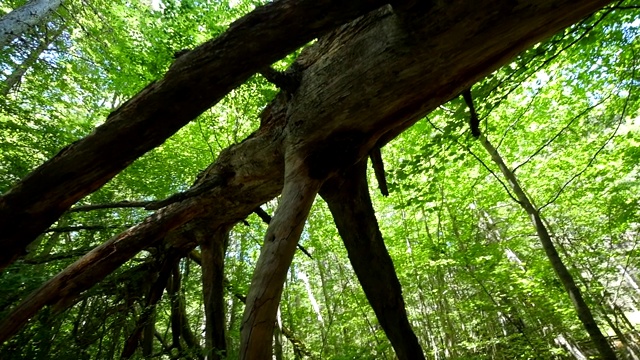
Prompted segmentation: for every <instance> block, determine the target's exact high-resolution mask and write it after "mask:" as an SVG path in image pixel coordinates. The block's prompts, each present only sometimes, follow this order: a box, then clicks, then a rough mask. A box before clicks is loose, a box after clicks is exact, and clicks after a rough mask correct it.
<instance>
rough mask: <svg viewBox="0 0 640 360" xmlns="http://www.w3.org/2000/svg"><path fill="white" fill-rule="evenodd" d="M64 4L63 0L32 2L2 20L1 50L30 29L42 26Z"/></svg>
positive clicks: (0, 28) (0, 33)
mask: <svg viewBox="0 0 640 360" xmlns="http://www.w3.org/2000/svg"><path fill="white" fill-rule="evenodd" d="M60 4H62V0H31V1H29V2H28V3H26V4H25V5H23V6H21V7H19V8H17V9H15V10H13V11H12V12H10V13H8V14H6V15H5V16H3V17H2V19H0V49H2V48H3V47H5V46H7V45H9V44H10V43H11V41H13V39H15V38H17V37H19V36H21V35H22V34H23V33H24V32H25V31H27V30H29V28H30V27H32V26H34V25H37V24H40V23H42V22H43V20H44V19H45V18H46V17H47V16H48V15H49V14H50V13H52V12H54V11H56V9H57V8H58V7H59V6H60Z"/></svg>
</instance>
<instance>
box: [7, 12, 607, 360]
mask: <svg viewBox="0 0 640 360" xmlns="http://www.w3.org/2000/svg"><path fill="white" fill-rule="evenodd" d="M608 2H609V1H608V0H580V1H578V0H564V1H558V0H554V1H552V0H528V1H520V2H518V3H514V2H513V1H509V0H483V1H476V2H468V1H452V2H451V1H450V2H437V4H436V3H434V4H433V6H432V7H431V8H429V9H428V10H423V11H422V12H415V13H402V14H404V15H402V16H397V14H395V13H394V12H393V11H392V10H391V9H390V8H385V9H382V10H380V11H376V12H374V13H371V14H369V15H368V16H366V17H364V18H361V19H359V20H357V21H355V22H353V23H350V24H348V25H345V26H343V27H341V28H340V29H339V30H337V31H334V32H333V33H331V34H330V35H328V36H326V37H324V38H323V39H321V41H319V42H318V43H316V44H315V45H314V46H312V47H310V48H308V49H306V50H305V51H304V52H303V54H302V55H301V56H300V58H299V59H298V60H297V65H296V66H298V67H299V69H301V70H300V71H302V74H301V83H300V86H299V88H298V89H297V91H296V92H295V93H293V94H284V93H282V94H280V95H279V96H278V97H277V98H276V99H275V100H274V102H273V103H272V104H271V105H270V106H269V107H267V108H266V109H265V111H264V112H263V114H262V122H261V126H260V129H259V130H258V131H257V132H256V133H254V134H253V135H252V136H250V137H249V138H248V139H247V140H245V141H243V142H242V143H240V144H238V145H235V146H233V147H231V148H229V149H227V150H225V151H224V152H223V153H221V155H220V156H219V158H218V161H217V162H216V163H215V164H213V165H212V166H211V167H210V168H209V169H208V170H207V171H206V174H205V175H204V176H203V177H202V178H201V179H200V180H199V181H198V182H197V183H196V184H195V185H194V187H193V188H192V190H190V191H188V192H187V193H186V195H185V196H183V197H181V201H180V202H177V203H174V204H171V205H169V206H167V207H165V208H163V209H161V210H159V211H158V212H156V213H155V214H153V215H151V216H150V217H149V218H148V219H147V220H146V221H145V222H143V223H142V224H140V225H137V226H135V227H133V228H131V229H129V230H128V231H126V232H124V233H122V234H120V235H118V236H116V237H114V238H113V239H111V240H109V241H108V242H106V243H105V244H103V245H101V246H99V247H97V248H96V249H94V250H92V251H91V252H90V253H89V254H87V255H85V256H84V257H83V258H81V259H80V260H78V261H77V262H76V263H74V264H72V265H70V266H69V267H68V268H67V269H65V270H64V271H63V272H61V273H60V274H58V275H57V276H56V277H54V278H53V279H51V280H50V281H48V282H47V283H45V284H44V285H43V286H42V287H41V288H40V289H38V290H37V291H35V292H34V293H32V294H31V295H30V296H29V297H28V298H27V299H25V301H24V302H23V303H22V304H20V305H19V306H18V307H16V308H15V309H14V311H13V312H12V313H11V314H10V315H9V317H8V318H6V319H5V320H4V321H3V322H2V323H1V324H0V340H4V339H6V338H8V337H9V336H11V335H12V334H13V333H15V331H17V330H18V329H19V328H20V327H21V326H22V325H23V324H24V323H25V322H26V321H27V320H28V319H29V318H31V317H32V316H33V315H34V314H35V313H36V312H37V311H38V310H39V309H40V308H42V307H43V306H45V305H48V304H49V305H52V304H57V306H58V307H64V304H66V303H68V302H69V301H70V299H73V298H74V297H76V296H77V295H78V294H80V293H81V292H82V291H85V290H86V289H88V288H90V287H91V286H92V285H93V284H95V283H96V282H98V281H99V280H101V279H102V278H104V277H105V276H106V275H108V274H109V273H110V272H112V271H113V270H114V269H116V268H117V267H118V266H120V265H121V264H122V263H124V262H125V261H127V260H128V259H130V258H131V257H133V256H134V255H135V254H136V253H137V252H138V251H140V250H142V249H144V248H145V247H147V246H149V245H151V244H153V243H155V242H157V241H160V240H161V239H163V238H164V237H165V236H167V234H169V233H170V232H172V231H173V232H174V233H177V234H188V233H189V231H190V229H193V228H195V227H197V226H198V222H199V221H208V226H216V225H223V224H230V223H235V222H237V221H240V220H241V219H243V218H244V217H245V216H247V215H248V214H250V213H251V212H252V211H253V210H254V209H255V208H256V207H257V206H259V205H260V204H262V203H264V202H266V201H268V200H269V199H271V198H273V197H274V196H276V195H277V194H279V193H280V191H281V189H282V187H283V181H284V182H285V183H286V182H287V181H294V182H297V183H291V184H288V185H289V186H294V187H293V188H292V189H293V190H295V189H303V190H302V191H301V193H303V194H304V199H303V201H297V202H294V201H292V202H291V204H293V205H294V206H300V207H299V208H297V209H289V210H286V211H284V212H283V213H286V214H289V216H290V218H289V220H287V221H290V220H291V219H294V218H296V219H298V221H299V219H300V215H301V214H302V217H303V218H304V213H305V212H306V211H305V209H306V207H307V206H308V202H309V199H310V198H311V199H312V198H313V196H315V194H313V196H311V193H313V191H314V190H313V189H315V188H319V184H321V183H322V182H324V180H325V179H326V178H328V177H330V176H331V175H333V174H334V173H335V172H336V171H338V170H340V169H345V168H348V167H350V166H352V165H353V164H356V163H357V162H359V161H360V160H362V159H363V158H364V157H365V156H366V155H367V154H368V153H369V152H370V150H371V149H372V148H373V146H374V145H376V144H379V143H382V142H386V141H389V140H390V139H392V138H393V137H395V136H396V135H397V134H399V133H400V132H402V131H403V130H404V129H406V128H407V127H409V126H410V125H411V124H413V123H414V122H415V121H417V120H418V119H419V118H421V117H422V116H424V115H425V114H427V113H428V112H429V111H431V110H433V109H434V108H435V107H437V106H439V105H440V104H442V103H444V102H446V101H447V100H449V99H451V98H453V97H455V96H457V95H458V94H459V93H460V92H462V90H464V89H466V88H468V87H469V86H470V85H471V84H473V83H474V82H476V81H478V80H480V79H481V78H482V77H483V76H486V75H487V74H489V73H490V72H492V71H493V70H495V69H496V68H498V67H499V66H501V65H503V64H505V63H506V62H507V61H509V60H510V59H511V58H513V57H514V56H515V55H516V54H517V53H519V52H520V51H523V50H524V49H526V48H528V47H529V46H531V45H533V44H535V43H536V42H538V41H541V40H543V39H545V38H547V37H549V36H551V35H552V34H554V33H555V32H557V31H559V30H560V29H562V28H564V27H566V26H569V25H571V24H572V23H574V22H576V21H578V20H579V19H581V18H583V17H585V16H587V15H589V14H590V13H591V12H593V11H595V10H596V9H598V8H599V7H601V6H604V5H605V4H607V3H608ZM408 11H410V10H408ZM175 106H178V105H175ZM125 108H127V105H125ZM128 141H129V140H128ZM131 141H133V140H131ZM293 161H295V162H297V165H296V164H294V163H293ZM285 164H286V165H285ZM292 166H293V167H292ZM285 167H287V168H292V169H293V168H296V169H299V171H297V172H292V173H290V174H292V176H291V177H287V178H285V176H284V174H285ZM293 174H298V175H295V176H293ZM304 182H307V184H306V185H309V186H310V187H311V191H308V190H305V186H306V185H305V184H304ZM315 191H317V190H315ZM292 193H295V191H293V192H292ZM292 200H293V199H292ZM67 205H70V204H67ZM67 205H65V206H67ZM298 212H300V214H299V213H298ZM281 221H284V220H281ZM274 222H275V218H274ZM274 226H276V225H274ZM270 227H271V225H270ZM0 228H1V227H0ZM272 233H273V231H271V232H269V233H268V235H267V238H266V239H265V243H268V242H270V241H271V240H273V239H272V238H270V235H269V234H272ZM285 237H286V236H283V237H282V238H285ZM172 238H173V239H178V240H171V239H172ZM185 238H188V237H186V236H174V235H171V234H170V235H169V236H168V239H169V240H167V242H168V243H169V244H172V245H174V246H195V244H188V242H185V241H184V240H183V239H185ZM296 243H297V238H295V237H294V238H291V239H288V240H287V242H286V248H287V250H290V247H291V246H290V245H291V244H294V246H293V248H294V249H295V244H296ZM269 246H270V245H269ZM268 248H269V247H267V248H266V249H268ZM263 254H265V255H264V256H267V258H266V259H265V260H263V261H261V263H265V264H270V263H271V262H272V261H274V258H270V257H269V256H273V257H281V258H280V259H279V260H278V261H280V263H279V264H278V269H282V268H283V267H284V266H287V267H288V264H287V261H290V260H289V258H290V256H289V255H288V252H287V254H281V253H279V250H278V249H277V247H275V249H274V250H273V252H268V251H263ZM269 254H271V255H269ZM285 255H286V256H285ZM261 256H262V255H261ZM264 271H265V268H263V267H260V268H257V269H256V275H255V277H256V278H260V277H265V275H264ZM274 280H275V281H273V282H271V285H268V286H269V289H268V290H269V291H268V293H269V294H270V296H275V297H276V298H274V299H266V298H264V297H263V296H262V295H263V294H261V293H260V292H257V291H256V290H255V289H256V286H254V285H252V290H250V294H251V295H250V296H251V297H252V299H251V300H250V301H249V303H248V306H247V310H246V311H247V314H249V315H246V316H245V319H246V318H247V316H254V317H255V318H260V319H262V320H263V321H265V323H270V325H266V326H270V327H271V331H272V327H273V324H274V323H275V310H274V309H275V308H274V307H273V302H274V301H275V302H276V305H277V301H278V300H279V292H280V290H281V289H278V288H281V286H282V284H281V283H279V281H280V280H279V279H274ZM261 286H264V283H262V285H261ZM267 302H269V304H268V306H257V307H256V306H255V305H256V304H258V305H261V304H262V305H264V304H266V303H267ZM258 308H262V309H266V310H265V311H266V312H265V313H262V314H259V316H256V315H257V314H253V315H251V314H250V313H251V312H254V311H256V310H257V309H258ZM245 323H246V322H245ZM245 328H246V329H250V328H252V327H251V326H247V327H245ZM269 331H270V330H269V329H268V328H262V329H260V331H258V332H256V333H254V334H258V333H259V334H260V336H261V337H262V338H269V339H270V336H269V334H268V332H269ZM243 339H244V343H245V344H253V343H259V341H255V340H253V339H252V338H251V334H243ZM256 346H257V345H256ZM260 346H261V349H260V350H259V351H256V352H255V354H256V357H261V356H264V354H266V353H267V352H268V349H265V348H264V346H268V347H270V342H269V344H267V345H264V344H261V345H260ZM247 350H248V352H247V353H246V354H251V353H253V351H249V347H247ZM247 357H251V355H247Z"/></svg>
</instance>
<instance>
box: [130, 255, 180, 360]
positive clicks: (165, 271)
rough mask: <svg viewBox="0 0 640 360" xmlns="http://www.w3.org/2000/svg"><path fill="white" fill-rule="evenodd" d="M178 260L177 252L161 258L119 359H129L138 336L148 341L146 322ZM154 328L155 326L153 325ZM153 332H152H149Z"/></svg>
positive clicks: (136, 345)
mask: <svg viewBox="0 0 640 360" xmlns="http://www.w3.org/2000/svg"><path fill="white" fill-rule="evenodd" d="M179 260H180V256H178V253H177V252H173V251H172V252H170V253H169V254H168V255H167V256H166V257H165V259H164V260H162V263H161V266H160V268H159V269H158V272H157V274H158V275H157V277H156V280H155V281H154V283H153V285H151V289H150V290H149V293H148V294H147V298H146V299H145V304H144V305H145V306H144V308H143V309H142V313H141V314H140V318H139V319H138V323H137V324H136V327H135V328H134V330H133V332H132V333H131V335H129V337H128V338H127V340H126V342H125V344H124V349H123V350H122V354H121V356H120V358H121V359H129V358H130V357H132V356H133V354H134V352H135V351H136V349H137V348H138V344H139V342H140V337H141V336H142V335H143V333H144V335H145V342H149V341H150V339H149V338H147V336H148V333H147V332H146V331H145V329H146V328H147V327H148V326H147V325H148V322H150V321H153V318H154V314H155V308H156V304H157V303H158V301H160V299H161V298H162V293H163V292H164V289H165V288H166V286H167V282H168V280H169V277H170V276H171V271H172V269H173V267H174V266H175V264H176V263H177V262H178V261H179ZM154 329H155V327H154ZM151 334H153V332H152V333H151Z"/></svg>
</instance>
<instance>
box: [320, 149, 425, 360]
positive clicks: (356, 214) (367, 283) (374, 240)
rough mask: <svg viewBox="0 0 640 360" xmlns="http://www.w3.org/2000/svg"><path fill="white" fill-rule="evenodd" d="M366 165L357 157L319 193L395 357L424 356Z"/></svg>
mask: <svg viewBox="0 0 640 360" xmlns="http://www.w3.org/2000/svg"><path fill="white" fill-rule="evenodd" d="M366 166H367V163H366V161H361V162H360V163H358V164H356V165H355V166H353V167H352V168H350V169H348V170H347V171H345V172H343V173H340V174H339V175H336V176H334V177H333V178H331V179H329V180H327V182H326V183H325V184H324V185H323V186H322V188H321V190H320V196H322V198H323V199H324V200H325V201H326V202H327V204H328V205H329V210H331V214H332V216H333V220H334V221H335V223H336V226H337V228H338V232H339V233H340V237H341V238H342V241H343V242H344V245H345V247H346V249H347V253H348V255H349V260H350V261H351V265H352V266H353V270H354V271H355V273H356V276H357V277H358V280H359V281H360V284H361V285H362V289H363V290H364V292H365V294H366V296H367V300H369V304H371V307H372V308H373V311H374V312H375V314H376V316H377V318H378V322H379V323H380V325H381V326H382V328H383V329H384V331H385V333H386V334H387V338H389V341H390V342H391V345H392V346H393V348H394V350H395V352H396V355H397V356H398V359H400V360H417V359H424V358H425V357H424V352H423V350H422V347H421V346H420V344H419V343H418V338H417V337H416V335H415V333H414V332H413V329H412V328H411V324H410V323H409V319H408V318H407V312H406V310H405V305H404V299H403V297H402V288H401V286H400V281H399V280H398V277H397V275H396V271H395V268H394V266H393V261H392V260H391V257H390V256H389V253H388V252H387V248H386V247H385V245H384V240H383V239H382V234H381V233H380V229H379V228H378V222H377V220H376V216H375V210H374V209H373V205H372V204H371V198H370V196H369V187H368V186H367V178H366ZM372 264H375V265H374V266H372Z"/></svg>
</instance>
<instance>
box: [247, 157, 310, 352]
mask: <svg viewBox="0 0 640 360" xmlns="http://www.w3.org/2000/svg"><path fill="white" fill-rule="evenodd" d="M321 184H322V182H321V180H319V179H312V178H310V177H309V168H308V167H307V164H306V163H305V161H304V160H303V159H300V158H297V157H292V156H290V155H289V157H288V159H287V163H286V168H285V184H284V188H283V190H282V198H281V200H280V204H279V205H278V209H277V210H276V213H275V215H274V217H273V219H272V220H271V222H270V223H269V227H268V229H267V234H266V235H265V237H264V245H263V246H262V251H261V252H260V257H259V258H258V263H257V264H256V270H255V271H254V273H253V278H252V279H251V287H250V288H249V293H248V294H247V305H246V307H245V311H244V316H243V320H242V327H241V330H240V335H241V340H240V358H241V359H269V358H271V343H272V339H273V327H274V324H275V321H276V313H277V310H278V305H279V304H280V296H281V295H282V288H283V284H284V281H285V278H286V276H287V271H288V270H289V265H291V261H292V260H293V255H294V253H295V251H296V248H297V245H298V240H299V239H300V234H302V229H303V227H304V223H305V221H306V219H307V215H308V214H309V210H310V209H311V205H312V204H313V200H314V199H315V197H316V194H317V193H318V190H319V189H320V185H321Z"/></svg>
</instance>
